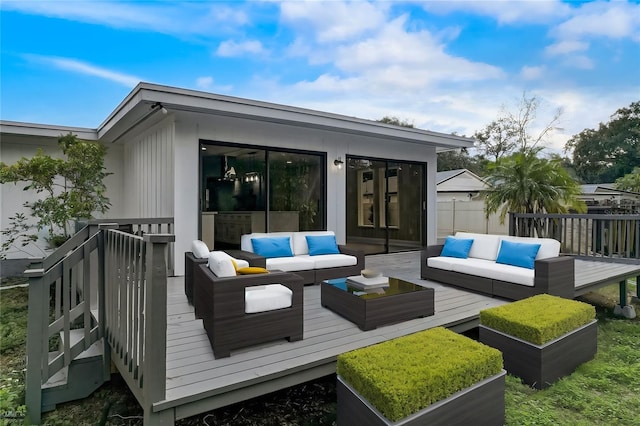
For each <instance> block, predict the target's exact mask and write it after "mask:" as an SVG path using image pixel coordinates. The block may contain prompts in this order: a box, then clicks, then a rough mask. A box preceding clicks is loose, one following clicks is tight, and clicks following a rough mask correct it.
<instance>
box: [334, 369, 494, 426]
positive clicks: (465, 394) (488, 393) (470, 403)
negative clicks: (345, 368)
mask: <svg viewBox="0 0 640 426" xmlns="http://www.w3.org/2000/svg"><path fill="white" fill-rule="evenodd" d="M505 375H506V372H505V371H504V370H502V372H501V373H499V374H497V375H495V376H492V377H489V378H487V379H485V380H483V381H481V382H478V383H476V384H475V385H473V386H471V387H468V388H466V389H463V390H461V391H460V392H457V393H455V394H453V395H451V396H450V397H449V398H446V399H443V400H442V401H438V402H436V403H434V404H432V405H430V406H428V407H426V408H424V409H422V410H420V411H418V412H417V413H414V414H412V415H410V416H407V417H405V418H404V419H401V420H399V421H397V422H392V421H390V420H388V419H387V418H386V417H384V416H383V415H382V414H380V412H379V411H378V410H376V408H375V407H373V406H372V405H371V404H369V402H367V400H365V399H364V398H363V397H362V396H361V395H360V394H359V393H358V392H356V391H355V390H354V389H353V388H352V387H351V386H349V384H348V383H346V382H345V381H344V380H342V378H341V377H340V376H338V383H337V389H336V390H337V394H338V408H337V418H336V421H337V424H338V426H349V425H367V426H377V425H394V426H400V425H402V426H409V425H411V426H417V425H435V424H438V425H462V424H473V425H502V424H504V390H505Z"/></svg>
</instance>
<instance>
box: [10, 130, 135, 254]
mask: <svg viewBox="0 0 640 426" xmlns="http://www.w3.org/2000/svg"><path fill="white" fill-rule="evenodd" d="M38 148H41V149H42V150H43V151H44V153H45V154H48V155H51V156H52V157H58V158H60V157H62V156H63V155H62V151H60V149H59V148H58V139H57V138H51V137H42V136H22V135H12V134H3V135H2V138H0V161H2V162H4V163H5V164H13V163H15V162H16V161H18V160H19V159H20V158H22V157H27V158H29V157H32V156H34V155H35V154H36V152H37V150H38ZM107 148H108V149H107V155H106V157H105V167H106V169H107V171H108V172H110V173H112V174H111V175H109V176H107V178H106V179H105V184H106V186H107V193H106V196H107V197H108V198H109V199H110V202H111V207H110V209H109V211H108V212H107V213H106V214H104V215H102V214H96V218H102V217H120V216H122V214H123V197H122V195H123V193H122V182H123V180H122V153H123V150H122V147H121V146H113V145H110V146H108V147H107ZM24 186H25V184H23V183H18V184H17V185H13V184H4V185H0V228H1V229H4V228H6V227H7V226H8V225H9V217H11V216H13V215H14V214H16V213H19V212H21V213H25V214H27V215H28V214H29V213H30V210H29V209H27V208H25V207H23V205H24V203H25V202H28V201H32V200H35V199H36V197H37V194H36V193H35V192H33V191H23V188H24ZM39 235H41V239H40V240H39V241H38V243H37V245H36V246H27V247H25V248H24V251H13V252H10V253H7V258H8V259H21V258H27V257H42V256H43V255H45V253H46V252H45V251H44V250H45V249H46V247H47V242H46V241H45V240H44V237H45V236H46V235H47V231H46V230H43V231H41V232H40V233H39ZM0 238H3V237H2V236H0ZM2 241H4V240H2Z"/></svg>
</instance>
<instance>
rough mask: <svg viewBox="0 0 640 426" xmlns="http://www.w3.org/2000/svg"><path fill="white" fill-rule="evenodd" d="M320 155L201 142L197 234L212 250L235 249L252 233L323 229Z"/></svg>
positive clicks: (321, 155)
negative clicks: (198, 233)
mask: <svg viewBox="0 0 640 426" xmlns="http://www.w3.org/2000/svg"><path fill="white" fill-rule="evenodd" d="M325 164H326V158H325V156H324V155H323V154H318V153H309V152H292V151H277V150H265V149H263V148H258V147H251V146H246V145H236V144H228V143H216V142H204V141H202V142H201V143H200V176H201V179H200V182H201V190H200V230H201V232H200V234H201V238H202V240H203V241H204V242H205V243H207V245H208V246H209V247H210V248H212V249H213V248H214V247H215V248H216V249H224V248H238V247H239V246H240V236H242V235H244V234H249V233H252V232H277V231H311V230H321V229H324V227H325V226H326V219H325V206H324V200H325V196H324V188H325V179H326V177H325V172H324V170H325V169H326V166H325Z"/></svg>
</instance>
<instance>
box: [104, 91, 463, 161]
mask: <svg viewBox="0 0 640 426" xmlns="http://www.w3.org/2000/svg"><path fill="white" fill-rule="evenodd" d="M159 105H161V106H162V107H164V108H166V109H167V110H168V111H170V112H171V111H182V112H191V113H201V114H208V115H218V116H228V117H239V118H246V119H250V120H256V121H265V122H271V123H278V124H284V125H291V126H297V127H304V128H311V129H323V130H332V131H336V132H340V133H351V134H358V135H364V136H371V137H375V138H383V139H386V140H397V141H404V142H412V143H418V144H424V145H428V146H436V148H437V149H439V150H450V149H457V148H463V147H471V146H473V139H470V138H466V137H461V136H456V135H449V134H445V133H437V132H431V131H428V130H422V129H416V128H409V127H401V126H394V125H390V124H385V123H380V122H377V121H372V120H364V119H360V118H356V117H349V116H345V115H340V114H333V113H328V112H321V111H315V110H311V109H306V108H299V107H293V106H287V105H280V104H274V103H269V102H262V101H256V100H250V99H243V98H237V97H232V96H224V95H218V94H214V93H207V92H201V91H197V90H189V89H181V88H177V87H170V86H162V85H157V84H151V83H140V84H138V85H137V86H136V87H135V88H134V89H133V91H132V92H131V93H130V94H129V95H128V96H127V97H126V98H125V99H124V100H123V101H122V102H121V103H120V105H118V107H117V108H116V109H115V110H114V111H113V112H112V113H111V114H110V115H109V117H107V119H106V120H105V121H104V122H103V123H102V124H101V125H100V126H99V127H98V129H97V130H98V134H99V137H100V139H101V140H105V141H108V142H113V141H117V139H118V138H120V137H121V135H122V134H124V133H126V132H128V131H129V130H130V129H131V128H132V127H135V126H137V124H139V123H140V122H142V121H145V120H147V119H148V118H149V117H151V116H153V115H154V113H155V109H158V108H154V106H159Z"/></svg>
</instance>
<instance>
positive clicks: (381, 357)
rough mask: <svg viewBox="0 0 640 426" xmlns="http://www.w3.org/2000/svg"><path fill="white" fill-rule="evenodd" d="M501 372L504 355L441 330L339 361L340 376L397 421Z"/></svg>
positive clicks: (344, 356) (351, 354) (347, 355)
mask: <svg viewBox="0 0 640 426" xmlns="http://www.w3.org/2000/svg"><path fill="white" fill-rule="evenodd" d="M501 370H502V354H501V353H500V351H498V350H497V349H493V348H491V347H489V346H486V345H483V344H482V343H479V342H476V341H474V340H472V339H470V338H468V337H465V336H462V335H459V334H456V333H454V332H453V331H450V330H447V329H446V328H442V327H438V328H432V329H430V330H426V331H422V332H419V333H415V334H411V335H408V336H404V337H400V338H397V339H394V340H389V341H387V342H384V343H380V344H377V345H373V346H368V347H366V348H361V349H357V350H355V351H351V352H347V353H344V354H341V355H339V356H338V365H337V372H338V374H339V375H340V376H341V377H342V378H343V379H344V380H345V381H346V382H347V383H349V384H350V385H351V386H352V387H353V388H354V389H355V390H356V391H357V392H358V393H359V394H360V395H362V396H363V397H364V398H366V399H367V400H368V401H369V402H370V403H371V404H372V405H373V406H374V407H376V408H377V409H378V411H380V413H382V414H383V415H384V416H385V417H386V418H387V419H389V420H391V421H398V420H400V419H402V418H404V417H406V416H408V415H410V414H412V413H415V412H417V411H420V410H422V409H423V408H426V407H428V406H429V405H431V404H433V403H434V402H437V401H439V400H442V399H444V398H447V397H449V396H451V395H453V394H454V393H456V392H458V391H460V390H462V389H465V388H468V387H469V386H471V385H473V384H475V383H477V382H480V381H482V380H484V379H486V378H489V377H491V376H494V375H496V374H498V373H499V372H500V371H501Z"/></svg>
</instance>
